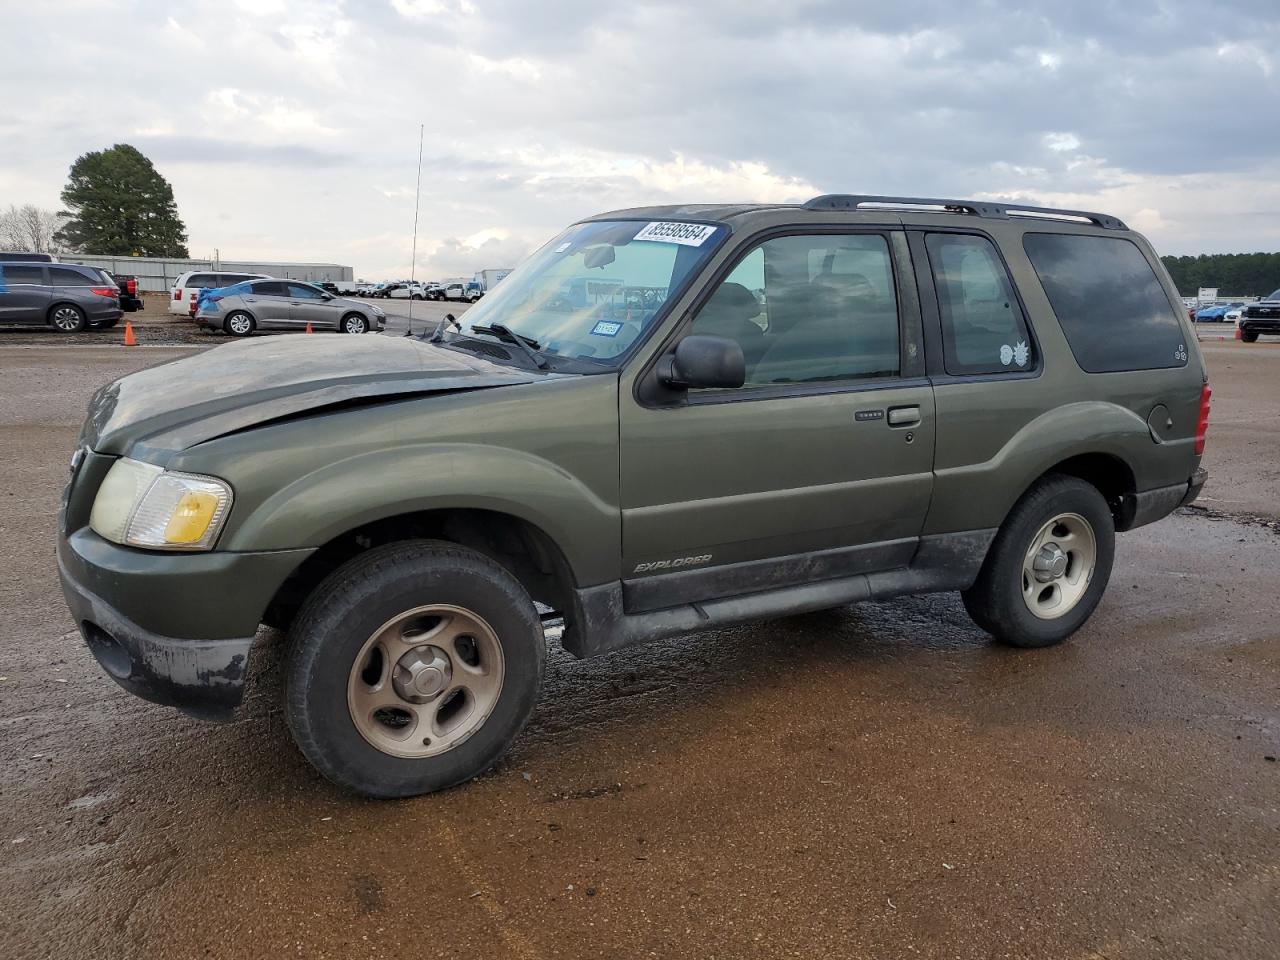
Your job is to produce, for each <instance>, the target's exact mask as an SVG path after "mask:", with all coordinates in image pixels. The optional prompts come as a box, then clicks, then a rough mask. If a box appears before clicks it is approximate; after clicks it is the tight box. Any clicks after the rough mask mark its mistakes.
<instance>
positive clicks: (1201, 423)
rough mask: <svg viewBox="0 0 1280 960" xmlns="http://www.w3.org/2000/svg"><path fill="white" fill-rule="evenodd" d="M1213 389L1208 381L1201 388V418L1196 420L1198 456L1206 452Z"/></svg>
mask: <svg viewBox="0 0 1280 960" xmlns="http://www.w3.org/2000/svg"><path fill="white" fill-rule="evenodd" d="M1211 396H1213V391H1212V390H1210V389H1209V385H1208V384H1207V383H1206V384H1205V385H1204V386H1203V387H1202V388H1201V389H1200V419H1199V420H1197V421H1196V456H1197V457H1198V456H1201V455H1202V454H1203V453H1204V438H1205V436H1206V435H1208V433H1209V398H1210V397H1211Z"/></svg>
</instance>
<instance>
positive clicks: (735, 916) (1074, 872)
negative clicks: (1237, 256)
mask: <svg viewBox="0 0 1280 960" xmlns="http://www.w3.org/2000/svg"><path fill="white" fill-rule="evenodd" d="M422 306H423V305H415V311H416V310H417V309H420V308H421V307H422ZM442 312H443V311H442ZM454 312H456V310H455V311H454ZM415 315H416V314H415ZM423 315H424V316H426V314H425V313H424V314H423ZM163 322H164V321H163V320H160V321H159V323H163ZM141 326H142V327H143V328H144V329H146V328H147V327H148V326H151V324H149V323H144V324H142V325H141ZM157 326H158V324H157ZM86 336H87V335H86ZM158 336H160V337H162V336H163V334H160V335H158ZM144 342H146V341H144ZM214 342H217V341H216V340H215V341H214ZM187 349H190V348H187ZM1203 350H1204V352H1205V355H1206V357H1207V359H1208V363H1209V366H1210V374H1211V382H1212V384H1213V388H1214V407H1213V418H1212V424H1211V428H1210V434H1209V449H1208V454H1207V456H1206V460H1205V464H1206V466H1207V467H1208V468H1209V470H1210V471H1211V474H1212V479H1211V480H1210V484H1209V485H1208V487H1207V488H1206V491H1205V494H1206V500H1205V502H1204V505H1205V506H1206V507H1209V508H1211V510H1212V511H1213V512H1212V513H1210V514H1207V515H1206V514H1204V513H1197V512H1191V513H1182V514H1179V515H1177V516H1174V517H1172V518H1170V519H1168V520H1166V521H1164V522H1161V523H1159V524H1156V525H1154V526H1151V527H1147V528H1144V529H1142V530H1139V531H1135V532H1133V533H1130V534H1125V535H1123V536H1122V537H1121V538H1120V540H1119V543H1118V547H1117V560H1116V568H1115V572H1114V575H1113V578H1112V583H1111V586H1110V589H1109V591H1108V593H1107V595H1106V597H1105V598H1104V600H1103V603H1102V605H1101V607H1100V608H1099V610H1098V612H1097V614H1096V615H1095V616H1094V617H1093V619H1092V620H1091V621H1090V622H1089V623H1088V624H1087V625H1086V627H1085V628H1084V629H1083V630H1082V631H1081V632H1080V633H1079V634H1078V635H1077V636H1076V637H1075V638H1073V639H1072V640H1071V641H1070V642H1069V643H1067V644H1065V645H1063V646H1061V647H1058V648H1055V649H1050V650H1044V651H1036V652H1032V651H1014V650H1009V649H1005V648H1001V647H997V646H995V645H993V644H992V643H990V641H989V640H988V638H987V637H986V636H985V635H984V634H983V633H981V632H980V631H979V630H978V629H977V628H976V627H974V626H973V624H972V623H971V622H970V621H969V619H968V618H967V616H966V615H965V613H964V610H963V607H962V606H961V605H960V602H959V600H958V598H957V597H956V596H955V595H951V594H944V595H937V596H928V597H918V598H907V599H901V600H895V601H888V602H879V603H865V604H861V605H856V606H850V607H846V608H843V609H840V610H836V611H830V612H826V613H820V614H810V615H805V616H797V617H790V618H785V619H779V620H774V621H769V622H766V623H760V624H753V625H748V626H742V627H735V628H732V629H727V630H720V631H715V632H710V633H705V634H700V635H696V636H689V637H682V638H678V639H675V640H671V641H668V642H665V643H660V644H655V645H651V646H647V647H641V648H637V649H632V650H628V651H623V652H620V653H617V654H614V655H611V656H608V657H605V658H602V659H599V660H594V661H587V662H576V661H573V660H571V659H569V658H567V657H566V656H565V655H564V654H563V653H561V652H560V651H559V650H558V649H555V650H554V651H553V654H552V657H551V659H550V662H549V665H548V676H547V682H546V685H545V689H544V693H543V698H542V702H541V704H540V706H539V708H538V710H537V712H536V714H535V716H534V719H533V722H532V724H531V726H530V728H529V730H528V731H527V732H526V734H525V735H524V736H523V737H522V738H521V739H520V740H519V741H518V743H517V744H516V746H515V748H514V750H513V751H512V753H511V754H510V755H509V757H508V758H507V759H506V760H505V761H504V762H503V763H502V764H501V765H500V766H499V767H498V768H497V769H495V770H494V771H492V772H490V773H489V774H487V775H485V776H484V777H482V778H480V779H479V780H478V781H476V782H474V783H472V784H470V785H468V786H465V787H463V788H460V789H456V790H453V791H450V792H447V793H445V794H442V795H437V796H431V797H423V798H418V799H414V800H407V801H400V802H393V803H386V802H372V801H365V800H359V799H356V798H353V797H351V796H349V795H346V794H344V793H342V792H340V791H338V790H337V789H335V788H333V787H331V786H329V785H328V784H327V783H325V782H324V781H323V780H321V779H320V777H319V776H318V775H316V774H315V773H314V772H312V770H311V769H310V768H309V767H308V765H307V764H306V763H305V761H304V760H303V759H302V758H301V756H300V755H299V754H298V752H297V751H296V750H295V749H294V747H293V745H292V743H291V741H290V740H289V737H288V733H287V731H286V729H285V725H284V722H283V719H282V717H281V714H280V712H279V709H278V706H277V702H278V687H279V671H278V654H279V646H280V645H279V643H278V640H279V638H278V637H274V636H271V635H269V634H266V635H264V640H267V641H268V642H269V645H268V648H267V651H268V652H267V653H266V655H265V656H264V657H263V659H262V660H261V661H260V663H261V666H262V667H263V669H262V672H261V673H260V674H259V676H258V677H257V679H256V682H255V686H254V688H253V690H252V691H251V693H250V696H249V698H248V702H247V704H246V706H245V707H244V709H243V710H242V712H241V714H240V716H239V717H238V719H237V720H236V721H235V722H234V723H231V724H226V725H220V726H218V725H207V724H203V723H200V722H198V721H195V720H190V719H187V718H185V717H183V716H182V715H180V714H178V713H176V712H174V711H172V710H168V709H165V708H162V707H158V706H154V705H152V704H149V703H145V702H143V701H141V700H138V699H136V698H134V697H132V696H130V695H128V694H126V693H124V692H123V691H122V690H120V689H119V688H118V687H116V686H115V684H114V683H112V682H111V681H110V680H109V679H108V678H107V677H106V676H105V675H104V674H103V673H102V671H101V670H100V669H99V668H98V667H97V665H96V664H95V663H94V662H93V660H92V658H91V657H90V656H89V654H88V653H87V651H86V650H85V649H84V647H83V644H82V641H81V640H80V638H79V635H78V634H77V633H76V631H75V629H74V628H73V625H72V622H71V619H70V616H69V615H68V613H67V611H66V608H65V606H64V605H63V601H62V598H61V595H60V591H59V588H58V584H57V577H56V574H55V567H54V560H53V545H52V542H53V526H54V513H55V511H56V509H57V503H58V498H59V494H60V491H61V487H62V485H63V482H64V479H65V477H66V469H67V467H66V465H67V458H68V456H69V454H70V452H71V450H72V448H73V446H74V440H75V436H76V432H77V430H78V427H79V424H80V420H81V418H82V415H83V411H84V405H85V402H86V401H87V399H88V396H89V394H90V393H91V391H92V390H93V389H94V388H95V387H96V386H97V385H99V384H100V383H102V382H104V381H106V380H108V379H111V378H113V377H116V376H119V375H122V374H124V373H126V372H129V371H131V370H135V369H139V368H141V367H144V366H147V365H149V364H153V363H158V362H161V361H163V360H165V359H169V358H171V357H174V356H179V355H182V353H183V352H184V350H183V349H181V348H178V349H168V348H161V347H143V348H139V349H136V350H127V349H125V348H123V347H115V346H108V345H106V344H104V343H99V344H98V345H96V346H93V345H91V346H83V345H78V344H72V343H67V342H63V341H61V340H59V341H56V342H54V343H52V344H50V345H44V343H43V341H42V340H40V339H36V340H35V341H34V342H31V341H19V340H18V339H17V338H12V339H11V338H10V337H9V336H6V337H5V338H4V339H0V565H3V568H4V569H5V570H7V571H8V575H7V576H6V577H4V578H3V579H2V580H0V610H3V613H4V616H3V618H0V745H2V753H0V755H2V756H3V764H2V765H0V957H3V958H6V960H7V958H10V957H12V958H22V960H26V958H40V957H56V958H63V957H75V958H84V957H111V958H161V957H162V958H188V957H191V958H196V957H219V958H223V957H251V956H258V957H284V956H289V957H295V956H296V957H307V958H323V957H332V958H363V957H379V958H380V957H385V958H409V957H460V956H474V957H517V958H550V957H564V958H574V957H611V958H612V957H617V958H621V957H627V958H630V957H660V958H669V957H689V958H710V957H725V958H737V957H760V958H773V957H804V958H827V957H884V958H900V957H936V958H949V960H952V958H998V957H1037V958H1039V957H1044V958H1055V960H1072V958H1081V960H1085V958H1093V960H1097V958H1109V960H1116V958H1130V960H1140V958H1154V957H1177V958H1197V960H1200V958H1216V957H1231V958H1275V957H1276V956H1278V955H1280V948H1278V947H1277V944H1280V856H1278V854H1280V763H1278V762H1277V761H1276V757H1277V754H1280V626H1277V619H1276V617H1275V614H1274V602H1275V597H1276V596H1277V595H1280V563H1277V559H1278V558H1280V535H1278V534H1277V528H1278V527H1280V522H1277V519H1278V518H1280V508H1278V507H1277V504H1276V502H1275V494H1276V492H1277V490H1278V489H1280V487H1278V485H1277V482H1276V481H1277V473H1276V472H1277V469H1280V468H1278V467H1277V462H1278V461H1280V456H1278V454H1280V344H1276V345H1271V344H1259V345H1255V346H1252V347H1245V346H1243V345H1241V344H1237V343H1231V342H1224V343H1215V344H1205V345H1204V346H1203ZM1232 515H1235V516H1232ZM1239 518H1244V519H1243V520H1242V519H1239ZM1269 524H1275V525H1274V526H1271V525H1269Z"/></svg>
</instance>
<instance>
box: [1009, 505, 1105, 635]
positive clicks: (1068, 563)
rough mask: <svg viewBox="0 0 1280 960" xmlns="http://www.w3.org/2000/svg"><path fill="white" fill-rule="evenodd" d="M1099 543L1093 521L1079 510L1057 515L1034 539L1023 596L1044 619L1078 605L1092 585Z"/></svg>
mask: <svg viewBox="0 0 1280 960" xmlns="http://www.w3.org/2000/svg"><path fill="white" fill-rule="evenodd" d="M1097 559H1098V543H1097V538H1096V537H1095V536H1094V533H1093V527H1092V526H1090V524H1089V521H1087V520H1086V519H1085V518H1084V517H1082V516H1080V515H1079V514H1078V513H1062V514H1059V515H1058V516H1056V517H1054V518H1053V519H1052V520H1050V521H1049V522H1048V523H1046V524H1045V525H1044V526H1043V527H1041V528H1040V532H1039V533H1037V534H1036V535H1035V537H1033V538H1032V540H1031V546H1030V547H1029V548H1028V549H1027V553H1026V557H1025V558H1024V560H1023V563H1022V598H1023V600H1024V601H1025V602H1026V604H1027V609H1028V610H1030V611H1031V612H1032V614H1034V615H1035V616H1037V617H1039V618H1040V619H1041V620H1056V619H1057V618H1058V617H1061V616H1064V615H1065V614H1067V613H1068V612H1069V611H1070V610H1071V609H1072V608H1074V607H1075V605H1076V604H1077V603H1079V602H1080V599H1081V598H1082V597H1083V596H1084V595H1085V592H1086V591H1087V590H1088V589H1089V583H1090V581H1091V580H1092V578H1093V569H1094V566H1095V565H1096V564H1097Z"/></svg>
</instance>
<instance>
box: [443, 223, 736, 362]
mask: <svg viewBox="0 0 1280 960" xmlns="http://www.w3.org/2000/svg"><path fill="white" fill-rule="evenodd" d="M725 232H726V231H725V228H724V227H716V226H711V225H708V224H701V223H676V222H669V223H668V222H646V221H639V220H602V221H595V222H591V223H580V224H578V225H576V226H573V227H570V228H569V229H568V230H566V231H565V232H564V233H562V234H560V235H559V236H558V237H556V238H555V239H554V240H552V241H551V242H550V243H548V244H547V245H546V246H544V247H543V248H542V249H541V250H539V251H538V252H537V253H535V254H534V255H533V256H531V257H530V258H529V259H528V260H526V261H525V262H524V263H522V264H521V265H520V266H519V267H517V268H516V269H515V270H514V271H512V273H511V275H510V276H508V277H506V278H505V279H504V280H503V281H502V282H501V283H500V284H498V285H497V286H496V287H495V288H494V289H493V291H492V292H491V293H489V294H488V295H486V296H485V298H484V299H483V300H481V301H480V302H479V303H478V304H477V305H476V306H474V307H472V308H471V309H470V310H468V311H467V312H466V313H465V314H464V315H463V316H462V319H461V322H462V329H463V332H464V333H471V332H472V331H473V330H474V329H475V328H476V327H486V326H490V325H492V324H495V323H496V324H505V325H506V326H507V327H509V328H510V329H511V331H512V332H514V333H517V334H519V335H520V336H522V337H527V338H529V339H531V340H535V341H537V343H538V345H539V348H540V349H541V350H542V352H543V353H545V354H548V355H551V356H562V357H574V358H583V359H588V360H595V361H602V362H605V363H609V362H612V361H614V360H615V359H616V358H618V357H620V356H622V355H623V354H624V353H626V351H627V349H628V348H629V347H630V346H631V345H632V344H633V343H635V342H636V340H638V339H639V338H640V335H641V334H642V333H643V332H644V331H645V330H646V329H647V328H648V327H649V326H650V325H651V324H652V323H653V321H654V320H655V318H656V317H657V316H658V314H659V312H660V311H661V310H662V309H663V307H664V306H665V304H666V302H667V299H668V297H670V296H672V295H674V294H675V293H677V292H678V291H679V290H680V289H681V287H683V285H684V282H685V281H686V280H687V279H688V278H689V277H690V276H691V275H692V274H693V273H694V271H695V270H697V269H698V268H699V267H700V266H701V265H702V264H703V263H704V262H705V261H706V259H707V258H708V257H709V256H710V255H711V253H712V251H714V250H715V248H716V247H717V246H719V244H720V241H721V240H722V239H723V237H724V235H725Z"/></svg>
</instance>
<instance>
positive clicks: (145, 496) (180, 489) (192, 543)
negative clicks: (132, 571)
mask: <svg viewBox="0 0 1280 960" xmlns="http://www.w3.org/2000/svg"><path fill="white" fill-rule="evenodd" d="M230 512H231V487H230V486H228V485H227V484H226V483H224V482H223V481H221V480H219V479H218V478H217V477H204V476H198V475H196V474H191V473H169V472H168V471H166V470H164V469H162V468H160V467H157V466H155V465H153V464H150V463H142V462H141V461H138V460H130V459H128V458H127V457H123V458H121V459H119V460H117V461H116V462H115V463H114V464H112V465H111V469H110V470H108V471H107V475H106V477H104V478H103V481H102V486H101V487H99V488H98V495H97V497H96V498H95V499H94V501H93V510H92V511H91V512H90V514H89V526H90V528H91V529H92V530H93V531H94V532H95V533H96V534H98V536H100V537H103V538H105V539H107V540H110V541H112V542H113V543H124V544H128V545H129V546H131V547H150V548H153V549H160V550H210V549H212V548H213V543H214V541H215V540H217V538H218V532H219V531H220V530H221V529H222V525H223V523H224V522H225V521H226V519H227V514H229V513H230Z"/></svg>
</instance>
